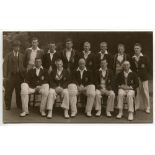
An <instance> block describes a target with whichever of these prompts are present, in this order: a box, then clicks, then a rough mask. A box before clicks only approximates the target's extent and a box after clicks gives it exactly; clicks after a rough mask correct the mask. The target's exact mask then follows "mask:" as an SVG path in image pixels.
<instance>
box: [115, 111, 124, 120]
mask: <svg viewBox="0 0 155 155" xmlns="http://www.w3.org/2000/svg"><path fill="white" fill-rule="evenodd" d="M122 116H123V111H122V109H119V113H118V115H117V116H116V118H118V119H120V118H122Z"/></svg>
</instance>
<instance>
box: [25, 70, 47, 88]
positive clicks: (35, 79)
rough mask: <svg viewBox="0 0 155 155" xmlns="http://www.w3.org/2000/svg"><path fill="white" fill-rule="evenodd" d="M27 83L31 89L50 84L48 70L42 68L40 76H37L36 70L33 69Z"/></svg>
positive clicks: (27, 77) (27, 76) (28, 74)
mask: <svg viewBox="0 0 155 155" xmlns="http://www.w3.org/2000/svg"><path fill="white" fill-rule="evenodd" d="M25 82H26V83H28V84H29V87H31V88H35V87H36V86H40V85H42V84H46V83H48V82H49V77H48V73H47V70H46V69H43V68H40V72H39V76H37V75H36V68H32V69H30V70H29V71H28V72H27V75H26V81H25Z"/></svg>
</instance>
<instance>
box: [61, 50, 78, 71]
mask: <svg viewBox="0 0 155 155" xmlns="http://www.w3.org/2000/svg"><path fill="white" fill-rule="evenodd" d="M61 59H62V61H63V67H64V68H65V69H67V70H68V71H69V72H72V71H73V70H74V69H75V68H77V66H78V60H79V55H78V53H77V51H75V50H74V49H73V50H72V52H71V57H70V60H69V61H68V60H67V57H66V49H64V50H63V51H62V52H61Z"/></svg>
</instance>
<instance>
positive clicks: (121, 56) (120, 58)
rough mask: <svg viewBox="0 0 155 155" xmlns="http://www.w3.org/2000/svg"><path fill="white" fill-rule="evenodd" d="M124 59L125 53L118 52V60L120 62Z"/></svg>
mask: <svg viewBox="0 0 155 155" xmlns="http://www.w3.org/2000/svg"><path fill="white" fill-rule="evenodd" d="M123 59H124V55H123V54H120V53H118V57H117V60H118V61H119V62H122V61H123Z"/></svg>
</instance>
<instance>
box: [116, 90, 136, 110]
mask: <svg viewBox="0 0 155 155" xmlns="http://www.w3.org/2000/svg"><path fill="white" fill-rule="evenodd" d="M125 96H126V100H127V104H128V111H129V112H134V106H133V100H134V97H135V91H134V90H123V89H119V90H118V98H117V99H118V109H122V110H123V102H124V97H125Z"/></svg>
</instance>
